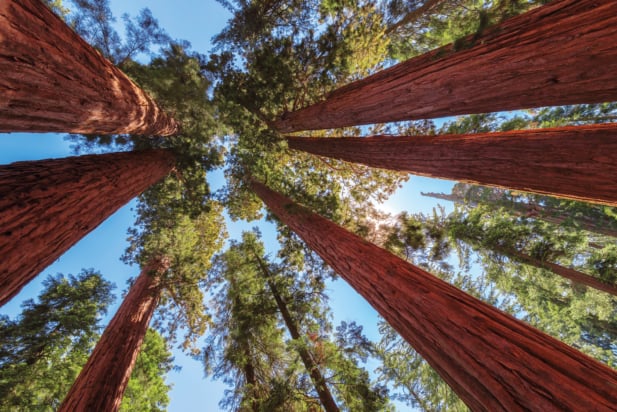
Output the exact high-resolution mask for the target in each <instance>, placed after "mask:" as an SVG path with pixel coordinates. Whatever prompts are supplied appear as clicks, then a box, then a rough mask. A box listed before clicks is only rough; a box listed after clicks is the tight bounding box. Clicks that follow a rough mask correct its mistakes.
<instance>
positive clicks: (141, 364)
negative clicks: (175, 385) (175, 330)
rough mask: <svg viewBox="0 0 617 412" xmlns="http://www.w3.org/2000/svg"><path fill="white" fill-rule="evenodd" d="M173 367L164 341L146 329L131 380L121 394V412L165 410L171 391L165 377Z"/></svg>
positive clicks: (161, 411) (151, 330) (154, 332)
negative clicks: (122, 394) (122, 395)
mask: <svg viewBox="0 0 617 412" xmlns="http://www.w3.org/2000/svg"><path fill="white" fill-rule="evenodd" d="M172 367H173V358H172V357H171V353H170V352H169V349H168V347H167V344H166V343H165V339H164V338H163V337H162V336H161V335H160V334H159V333H157V332H156V331H155V330H154V329H148V331H147V332H146V336H145V338H144V341H143V343H142V345H141V350H140V352H139V356H137V360H136V361H135V367H134V368H133V373H131V379H129V383H128V385H127V387H126V391H125V392H124V397H123V398H122V404H121V405H120V411H121V412H142V411H143V412H159V411H160V412H163V411H166V410H167V405H168V404H169V396H168V395H167V393H168V392H169V390H170V389H171V387H170V386H169V385H167V384H166V383H165V375H166V374H167V372H169V371H170V370H171V369H172Z"/></svg>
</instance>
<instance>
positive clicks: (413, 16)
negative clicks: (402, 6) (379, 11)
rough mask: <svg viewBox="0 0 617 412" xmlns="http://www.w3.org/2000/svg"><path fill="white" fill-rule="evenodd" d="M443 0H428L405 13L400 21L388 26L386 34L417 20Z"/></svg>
mask: <svg viewBox="0 0 617 412" xmlns="http://www.w3.org/2000/svg"><path fill="white" fill-rule="evenodd" d="M442 1H443V0H426V1H425V2H424V3H423V4H422V5H421V6H420V7H418V8H417V9H415V10H412V11H410V12H409V13H407V14H405V15H404V16H403V17H402V18H401V19H400V20H399V21H397V22H396V23H394V24H392V25H390V26H388V28H386V31H385V33H384V34H386V35H389V34H391V33H392V32H394V31H396V30H397V29H398V28H399V27H401V26H404V25H406V24H411V23H413V22H415V21H416V20H418V19H419V18H420V17H422V16H423V15H425V14H427V13H428V12H430V11H431V10H432V9H434V8H435V7H436V6H437V5H439V3H441V2H442Z"/></svg>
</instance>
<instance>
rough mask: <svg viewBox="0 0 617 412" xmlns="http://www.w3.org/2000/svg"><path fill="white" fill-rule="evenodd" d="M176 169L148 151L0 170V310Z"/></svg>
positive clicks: (170, 158)
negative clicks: (51, 265) (106, 222)
mask: <svg viewBox="0 0 617 412" xmlns="http://www.w3.org/2000/svg"><path fill="white" fill-rule="evenodd" d="M174 164H175V157H174V155H173V154H172V153H171V152H168V151H164V150H149V151H140V152H124V153H111V154H104V155H88V156H76V157H69V158H64V159H51V160H41V161H32V162H17V163H12V164H9V165H5V166H0V228H2V229H1V230H0V256H2V259H1V260H0V305H3V304H4V303H6V302H7V301H8V300H9V299H10V298H12V297H13V296H14V295H15V294H17V293H18V292H19V291H20V290H21V288H22V287H23V286H24V285H26V284H27V283H28V282H29V281H30V280H32V279H33V278H34V277H35V276H36V275H38V274H39V273H40V272H41V271H42V270H43V269H45V268H46V267H47V266H49V265H50V264H51V263H53V262H54V261H55V260H56V259H57V258H59V257H60V256H61V255H62V254H63V253H64V252H65V251H66V250H68V249H69V248H70V247H71V246H73V245H74V244H75V243H77V241H79V240H80V239H81V238H82V237H84V236H85V235H86V234H88V233H89V232H90V231H92V230H93V229H94V228H96V227H97V226H98V225H99V224H101V223H102V222H103V221H104V220H105V219H107V218H108V217H109V216H110V215H111V214H112V213H114V212H115V211H116V210H118V209H119V208H120V207H122V206H124V205H125V204H126V203H127V202H128V201H129V200H131V199H132V198H134V197H135V196H137V195H139V194H140V193H141V192H143V191H144V190H146V189H147V188H148V187H150V186H151V185H153V184H154V183H156V182H157V181H158V180H160V179H161V178H162V177H164V176H165V175H166V174H167V173H169V171H170V170H171V169H172V168H173V167H174Z"/></svg>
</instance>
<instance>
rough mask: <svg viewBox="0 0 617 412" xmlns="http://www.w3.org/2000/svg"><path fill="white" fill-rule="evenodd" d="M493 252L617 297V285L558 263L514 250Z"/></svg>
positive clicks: (502, 249)
mask: <svg viewBox="0 0 617 412" xmlns="http://www.w3.org/2000/svg"><path fill="white" fill-rule="evenodd" d="M493 250H495V251H496V252H497V253H500V254H503V255H504V256H507V257H508V258H510V259H512V260H515V261H518V262H522V263H526V264H528V265H531V266H534V267H537V268H540V269H546V270H550V271H551V272H553V273H554V274H556V275H559V276H561V277H564V278H566V279H569V280H571V281H572V282H574V283H580V284H581V285H585V286H589V287H592V288H594V289H598V290H601V291H603V292H606V293H610V294H611V295H614V296H617V285H615V284H612V283H606V282H603V281H602V280H600V279H598V278H596V277H594V276H591V275H588V274H586V273H583V272H580V271H578V270H576V269H570V268H567V267H564V266H561V265H558V264H556V263H552V262H546V261H542V260H540V259H536V258H534V257H533V256H530V255H528V254H526V253H523V252H520V251H518V250H515V249H512V248H504V247H494V248H493Z"/></svg>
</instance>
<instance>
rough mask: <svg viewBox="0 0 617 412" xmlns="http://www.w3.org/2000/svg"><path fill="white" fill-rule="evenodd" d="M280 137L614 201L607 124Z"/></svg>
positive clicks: (391, 163)
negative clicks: (457, 132) (467, 132)
mask: <svg viewBox="0 0 617 412" xmlns="http://www.w3.org/2000/svg"><path fill="white" fill-rule="evenodd" d="M615 4H617V2H616V3H615ZM287 142H288V144H289V147H290V148H292V149H296V150H303V151H305V152H309V153H313V154H316V155H320V156H328V157H333V158H336V159H341V160H346V161H350V162H357V163H362V164H365V165H367V166H372V167H380V168H384V169H390V170H398V171H402V172H410V173H413V174H418V175H424V176H431V177H437V178H443V179H452V180H457V181H462V182H473V183H479V184H482V185H488V186H498V187H505V188H508V189H516V190H523V191H528V192H535V193H542V194H548V195H551V196H559V197H565V198H569V199H575V200H583V201H588V202H596V203H603V204H607V205H611V206H617V185H616V184H615V179H616V177H617V126H614V125H606V124H602V125H591V126H579V127H564V128H555V129H536V130H523V131H512V132H504V133H478V134H471V135H443V136H405V137H389V136H373V137H367V138H353V137H351V138H339V139H326V138H307V137H295V136H292V137H288V138H287Z"/></svg>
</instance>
